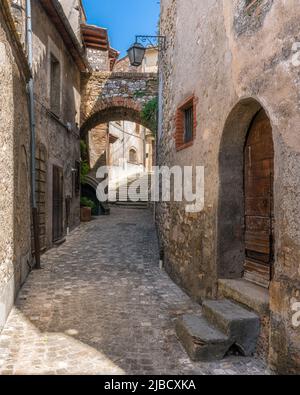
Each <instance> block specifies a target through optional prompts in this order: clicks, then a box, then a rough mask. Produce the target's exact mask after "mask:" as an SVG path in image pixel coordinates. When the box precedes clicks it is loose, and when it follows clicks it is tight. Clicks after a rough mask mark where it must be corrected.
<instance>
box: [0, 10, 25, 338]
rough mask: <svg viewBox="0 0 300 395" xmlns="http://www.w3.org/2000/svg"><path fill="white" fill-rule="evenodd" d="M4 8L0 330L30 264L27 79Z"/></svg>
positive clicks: (0, 21)
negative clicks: (19, 63)
mask: <svg viewBox="0 0 300 395" xmlns="http://www.w3.org/2000/svg"><path fill="white" fill-rule="evenodd" d="M17 64H18V61H17V58H16V52H15V49H14V46H13V42H12V35H11V31H10V30H9V29H8V27H7V21H6V20H5V19H4V16H3V14H2V5H1V7H0V81H1V83H0V228H1V232H0V331H1V329H2V328H3V325H4V323H5V321H6V318H7V316H8V314H9V312H10V310H11V307H12V305H13V303H14V299H15V296H16V294H17V292H18V290H19V288H20V286H21V285H22V284H23V282H24V281H25V278H26V276H27V274H28V271H29V267H30V265H31V263H32V262H31V260H32V259H31V240H30V232H28V229H30V166H29V160H30V159H29V158H30V151H29V150H30V140H29V135H30V134H29V121H28V110H27V95H26V80H25V78H24V74H23V73H22V69H21V68H19V67H18V66H17Z"/></svg>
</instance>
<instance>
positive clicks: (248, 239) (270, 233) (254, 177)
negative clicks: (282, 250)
mask: <svg viewBox="0 0 300 395" xmlns="http://www.w3.org/2000/svg"><path fill="white" fill-rule="evenodd" d="M219 172H220V173H219V174H220V189H219V207H218V220H217V226H218V240H217V243H218V244H217V268H218V278H219V279H242V278H244V277H245V278H246V279H247V280H250V281H252V282H255V283H257V284H260V285H263V286H265V287H267V286H268V285H269V283H270V279H271V278H272V272H273V271H274V266H275V265H274V263H273V260H274V255H276V254H274V250H275V245H276V243H275V237H274V234H275V232H274V228H275V219H274V210H273V206H274V199H275V197H274V196H273V179H274V143H273V131H272V127H271V121H270V119H269V117H268V115H267V113H266V111H265V110H264V108H263V106H262V105H261V103H259V102H258V101H257V100H255V99H253V98H247V99H243V100H242V101H240V102H239V103H237V104H236V106H235V107H234V108H233V109H232V111H231V112H230V114H229V115H228V117H227V120H226V123H225V126H224V130H223V135H222V139H221V144H220V156H219Z"/></svg>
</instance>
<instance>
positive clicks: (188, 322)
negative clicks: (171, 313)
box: [176, 315, 233, 362]
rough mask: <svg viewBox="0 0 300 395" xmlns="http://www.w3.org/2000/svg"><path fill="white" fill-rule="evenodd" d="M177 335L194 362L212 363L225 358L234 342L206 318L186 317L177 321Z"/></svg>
mask: <svg viewBox="0 0 300 395" xmlns="http://www.w3.org/2000/svg"><path fill="white" fill-rule="evenodd" d="M176 333H177V336H178V338H179V340H180V341H181V343H182V345H183V346H184V348H185V350H186V352H187V353H188V355H189V357H190V358H191V360H192V361H195V362H200V361H202V362H211V361H215V360H220V359H222V358H224V356H225V355H226V353H227V351H228V350H229V348H230V347H231V346H232V345H233V342H232V341H231V340H230V338H229V337H228V336H226V335H225V334H224V333H222V332H220V331H219V330H217V329H215V328H213V327H212V326H211V325H210V324H209V323H208V322H207V320H206V319H205V318H204V317H198V316H195V315H184V316H182V317H180V318H178V319H177V321H176Z"/></svg>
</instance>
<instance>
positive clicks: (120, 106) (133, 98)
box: [81, 72, 157, 133]
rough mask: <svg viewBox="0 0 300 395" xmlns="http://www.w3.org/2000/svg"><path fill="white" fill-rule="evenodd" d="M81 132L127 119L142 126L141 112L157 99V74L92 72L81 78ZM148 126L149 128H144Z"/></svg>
mask: <svg viewBox="0 0 300 395" xmlns="http://www.w3.org/2000/svg"><path fill="white" fill-rule="evenodd" d="M81 92H82V106H81V121H82V132H83V133H85V132H87V131H88V130H90V129H92V128H93V127H95V126H96V125H97V124H99V123H105V122H110V121H118V120H128V121H132V122H137V123H140V124H143V123H144V122H143V121H142V120H141V110H142V108H143V106H144V104H145V103H147V102H148V101H149V100H151V99H153V98H154V97H156V96H157V75H156V74H148V73H143V74H136V73H109V72H93V73H92V74H90V75H85V76H83V77H82V88H81ZM145 126H146V127H148V126H149V125H145Z"/></svg>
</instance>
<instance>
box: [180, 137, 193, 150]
mask: <svg viewBox="0 0 300 395" xmlns="http://www.w3.org/2000/svg"><path fill="white" fill-rule="evenodd" d="M193 145H194V140H192V141H190V142H189V143H186V144H182V145H180V146H179V147H176V151H177V152H179V151H183V150H185V149H187V148H190V147H192V146H193Z"/></svg>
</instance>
